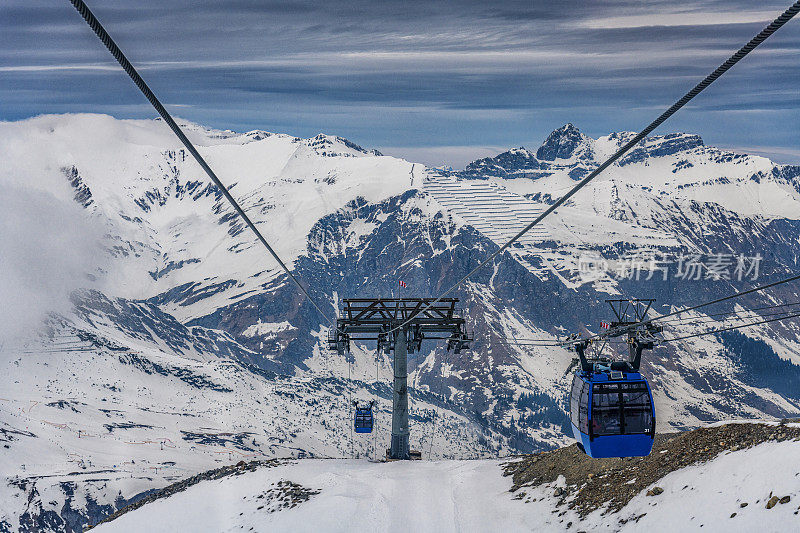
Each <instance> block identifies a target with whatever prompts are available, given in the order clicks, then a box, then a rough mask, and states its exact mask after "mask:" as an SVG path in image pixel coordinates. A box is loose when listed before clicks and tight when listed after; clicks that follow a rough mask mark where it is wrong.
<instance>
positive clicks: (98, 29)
mask: <svg viewBox="0 0 800 533" xmlns="http://www.w3.org/2000/svg"><path fill="white" fill-rule="evenodd" d="M70 2H71V3H72V5H73V6H75V9H77V10H78V13H80V14H81V16H82V17H83V19H84V20H85V21H86V23H87V24H89V27H91V28H92V30H93V31H94V33H95V35H97V37H98V38H99V39H100V41H102V43H103V44H104V45H105V46H106V48H108V51H109V52H111V55H112V56H114V59H116V60H117V62H118V63H119V64H120V66H121V67H122V68H123V70H125V73H126V74H128V76H129V77H130V78H131V80H132V81H133V83H134V84H136V87H138V88H139V90H140V91H141V92H142V94H143V95H144V96H145V97H146V98H147V100H148V101H149V102H150V104H152V106H153V107H154V108H155V110H156V111H158V114H159V115H161V118H163V119H164V122H165V123H166V124H167V126H169V127H170V129H171V130H172V132H173V133H174V134H175V136H177V137H178V139H179V140H180V141H181V142H182V143H183V145H184V146H185V147H186V149H187V150H188V151H189V153H190V154H192V157H194V159H195V161H197V163H198V164H199V165H200V166H201V167H202V168H203V170H204V171H205V172H206V174H208V177H209V178H211V181H213V182H214V185H216V186H217V187H218V188H219V189H220V191H222V194H223V195H224V196H225V198H226V199H227V200H228V202H230V204H231V205H232V206H233V208H234V209H235V210H236V212H237V213H238V214H239V216H240V217H242V220H244V221H245V223H246V224H247V226H248V227H249V228H250V229H251V230H252V231H253V233H255V234H256V237H258V240H259V241H261V244H263V245H264V247H265V248H266V249H267V251H268V252H269V253H270V255H272V258H273V259H275V261H277V263H278V264H279V265H280V266H281V268H282V269H283V271H284V272H286V275H287V276H289V279H291V280H292V281H293V282H294V283H295V285H297V287H298V288H299V289H300V291H301V292H302V293H303V296H305V298H306V300H308V302H309V303H310V304H311V305H312V306H313V307H314V309H316V310H317V312H318V313H319V314H320V315H321V316H322V317H323V318H324V319H325V320H327V321H328V323H329V324H330V325H332V324H333V320H331V319H330V318H329V317H328V315H327V314H325V312H323V311H322V309H321V308H320V307H319V306H318V305H317V303H316V302H315V301H314V300H313V299H312V298H311V295H309V293H308V291H307V290H306V289H305V287H303V286H302V285H301V284H300V281H299V280H298V279H297V278H296V277H295V275H294V274H292V271H291V270H290V269H289V267H288V266H286V263H284V262H283V260H282V259H281V258H280V257H279V256H278V254H277V253H276V252H275V250H273V249H272V246H270V244H269V243H268V242H267V239H265V238H264V236H263V235H262V234H261V232H260V231H259V230H258V228H257V227H256V225H255V224H254V223H253V221H252V220H250V217H248V216H247V214H246V213H245V212H244V210H243V209H242V208H241V206H240V205H239V203H238V202H237V201H236V200H235V199H234V198H233V196H232V195H231V193H230V192H229V191H228V188H227V187H225V185H223V184H222V182H221V181H220V179H219V178H218V177H217V175H216V174H215V173H214V171H213V170H212V169H211V167H210V166H209V165H208V163H206V160H205V159H203V156H201V155H200V153H199V152H198V151H197V149H196V148H195V146H194V144H192V142H191V141H190V140H189V139H188V138H187V137H186V135H185V134H184V133H183V131H182V130H181V129H180V127H179V126H178V124H177V123H176V122H175V120H174V119H173V118H172V115H170V114H169V112H168V111H167V110H166V108H165V107H164V106H163V105H162V104H161V101H160V100H159V99H158V98H157V97H156V95H155V94H154V93H153V91H152V90H150V87H149V86H148V85H147V83H145V81H144V79H142V77H141V76H140V75H139V73H138V72H137V71H136V69H135V68H134V67H133V65H132V64H131V62H130V61H128V58H127V57H125V54H123V53H122V50H120V48H119V46H117V43H115V42H114V40H113V39H112V38H111V36H110V35H109V34H108V32H107V31H106V30H105V28H104V27H103V25H102V24H100V21H98V20H97V17H95V16H94V14H93V13H92V12H91V10H90V9H89V7H88V6H87V5H86V3H84V1H83V0H70ZM334 327H335V326H334Z"/></svg>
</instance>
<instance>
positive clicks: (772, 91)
mask: <svg viewBox="0 0 800 533" xmlns="http://www.w3.org/2000/svg"><path fill="white" fill-rule="evenodd" d="M87 3H88V4H89V6H90V7H91V8H92V9H93V10H94V12H95V14H96V15H97V16H98V18H99V19H100V20H101V21H102V22H103V23H104V24H105V26H106V29H107V30H108V31H109V33H111V35H112V36H113V37H114V38H115V39H116V40H117V42H118V44H119V45H120V47H121V48H122V49H123V50H124V51H125V52H126V53H127V55H128V57H129V58H130V59H131V61H132V62H133V63H134V64H135V65H136V66H137V67H138V68H139V69H140V72H141V74H142V75H143V77H144V78H145V79H146V80H148V82H149V83H150V85H151V87H152V88H153V90H154V91H155V92H156V94H158V95H159V97H160V98H161V99H162V101H164V103H165V104H167V106H168V107H169V108H170V110H171V111H172V112H173V113H174V114H176V115H178V116H180V117H183V118H187V119H190V120H193V121H196V122H200V123H202V124H205V125H209V126H213V127H218V128H229V129H234V130H238V131H245V130H250V129H256V128H258V129H264V130H268V131H276V132H286V133H291V134H294V135H299V136H304V137H308V136H312V135H315V134H316V133H318V132H326V133H333V134H337V135H341V136H344V137H347V138H349V139H351V140H353V141H355V142H357V143H359V144H361V145H364V146H366V147H371V148H379V149H381V150H383V151H384V152H386V153H389V154H392V155H399V156H403V157H406V158H409V159H413V160H416V161H422V162H425V163H428V164H451V165H453V166H457V167H458V166H463V165H464V164H465V163H466V162H468V161H471V160H473V159H476V158H478V157H482V156H485V155H492V154H494V153H496V152H498V151H500V150H502V149H505V148H509V147H516V146H521V145H524V146H528V147H532V148H535V147H537V146H538V145H539V144H540V143H541V141H542V140H543V138H544V137H545V136H546V135H547V134H548V133H549V132H550V131H551V130H553V129H555V128H557V127H558V126H560V125H562V124H564V123H565V122H572V123H574V124H575V125H577V126H578V127H579V128H580V129H581V130H582V131H584V132H585V133H587V134H589V135H592V136H599V135H603V134H606V133H608V132H610V131H619V130H639V129H641V128H642V127H643V126H644V125H646V124H647V123H648V122H649V121H650V120H652V119H653V118H654V117H655V116H657V115H658V114H660V113H661V111H663V110H664V109H665V108H666V107H668V106H669V105H670V104H671V103H672V102H673V101H674V100H676V99H677V98H678V97H680V96H681V95H682V94H683V93H684V92H686V91H687V90H688V89H689V88H691V86H693V85H694V84H695V83H696V82H697V81H699V80H700V79H701V78H702V77H703V76H705V75H706V74H707V73H708V72H709V71H711V70H712V69H713V68H715V67H716V66H717V65H718V64H720V63H721V62H722V61H724V60H725V59H726V58H727V57H728V56H729V55H730V53H732V51H734V50H736V49H737V48H739V47H740V46H741V45H742V44H743V43H744V42H746V41H747V40H748V39H750V38H751V37H752V36H753V35H754V34H755V33H757V32H758V31H760V30H761V29H762V28H763V27H764V26H765V25H766V24H767V23H768V22H769V21H771V20H772V19H774V18H775V17H776V16H777V15H778V14H780V13H781V12H782V11H783V10H785V9H786V8H787V7H788V5H789V4H790V0H778V1H773V0H764V1H760V2H753V1H751V0H728V1H721V0H719V1H718V0H705V1H703V0H699V1H684V0H675V1H673V2H663V1H647V0H637V1H629V0H607V1H606V0H604V1H598V0H592V1H588V2H587V1H585V0H583V1H577V0H574V1H572V0H566V1H556V0H553V1H539V0H536V1H530V0H529V1H526V2H515V1H510V2H505V1H501V0H497V1H493V2H486V1H480V2H474V1H469V0H465V1H460V2H445V1H436V2H431V1H429V0H426V1H424V2H423V1H417V0H404V1H399V2H379V1H377V0H367V1H362V0H348V1H347V2H339V1H334V0H330V1H324V2H323V1H318V0H317V1H306V0H297V1H272V0H227V1H220V0H194V1H180V0H87ZM0 35H2V36H3V38H2V40H0V119H2V120H17V119H20V118H24V117H29V116H34V115H37V114H42V113H65V112H100V113H109V114H111V115H114V116H117V117H135V118H141V117H152V116H154V114H155V112H154V111H153V110H152V108H151V107H150V105H149V104H148V103H147V102H146V100H144V98H143V97H142V96H141V95H140V94H139V93H138V91H137V90H136V89H135V87H134V86H133V85H132V83H131V82H130V81H129V80H128V78H127V76H125V74H124V73H123V72H122V71H121V70H120V69H119V67H118V66H117V65H116V63H114V62H113V59H112V58H111V56H110V55H109V54H108V52H107V51H106V50H105V48H104V47H103V46H102V45H101V44H100V42H99V41H98V40H97V39H96V37H95V36H94V34H93V33H92V32H91V30H90V29H89V28H88V26H87V25H86V24H85V23H84V22H83V20H82V19H81V18H80V17H79V15H78V14H77V12H76V11H75V10H74V9H73V8H72V6H71V5H70V3H69V2H68V1H67V0H3V2H2V5H1V6H0ZM799 88H800V20H793V21H791V22H790V23H789V24H788V25H787V26H786V27H785V28H783V29H782V30H781V31H779V32H778V33H777V34H776V35H775V36H773V37H772V38H771V39H770V40H768V41H767V43H766V44H765V45H762V47H760V48H759V49H758V50H756V52H754V53H753V54H752V55H751V56H750V57H748V58H747V59H745V60H744V61H743V62H742V63H740V64H739V65H737V66H736V67H735V68H734V69H733V70H732V71H731V72H729V73H728V74H727V75H726V76H725V77H723V78H722V79H721V80H720V81H718V82H717V83H715V84H714V85H713V86H712V87H711V88H710V89H709V90H707V91H706V92H705V93H703V95H701V96H700V97H698V98H697V99H696V100H695V102H694V103H693V104H692V105H691V106H690V107H687V108H685V109H684V110H683V111H681V112H680V113H679V114H678V115H676V116H675V117H674V118H673V119H671V120H670V121H669V122H668V123H667V124H665V125H664V126H662V127H661V129H660V130H657V131H660V132H667V131H691V132H695V133H699V134H701V135H702V136H703V137H704V139H705V140H706V142H707V143H708V144H712V145H717V146H721V147H728V148H735V149H737V150H741V151H746V152H750V153H760V154H764V155H769V156H770V157H772V158H773V159H775V160H777V161H781V162H797V163H800V143H798V141H799V140H800V126H798V125H799V124H800V89H799Z"/></svg>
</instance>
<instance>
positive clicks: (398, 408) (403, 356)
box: [328, 298, 472, 459]
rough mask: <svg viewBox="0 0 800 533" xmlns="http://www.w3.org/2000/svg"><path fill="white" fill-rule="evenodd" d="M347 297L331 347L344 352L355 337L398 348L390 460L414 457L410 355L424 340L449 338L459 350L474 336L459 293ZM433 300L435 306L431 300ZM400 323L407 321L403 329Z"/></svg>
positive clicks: (388, 349) (386, 348)
mask: <svg viewBox="0 0 800 533" xmlns="http://www.w3.org/2000/svg"><path fill="white" fill-rule="evenodd" d="M433 302H435V298H348V299H345V300H343V305H342V308H341V311H340V313H339V318H337V319H336V328H335V329H334V328H332V329H331V330H330V332H329V334H328V346H329V348H330V349H331V350H336V351H337V352H338V353H339V354H341V355H343V354H345V353H347V352H349V350H350V341H353V340H365V341H367V340H370V341H377V343H378V347H379V349H382V350H383V351H385V352H386V353H391V352H394V363H393V367H394V394H393V398H392V441H391V447H390V450H389V457H390V458H391V459H409V458H410V457H411V450H410V449H409V445H408V443H409V435H410V430H409V423H408V354H409V353H414V352H416V351H419V350H420V348H421V346H422V341H423V340H425V339H428V340H445V341H447V349H448V350H453V351H454V352H455V353H459V352H460V351H461V350H463V349H465V348H469V346H470V343H471V341H472V338H471V337H470V336H469V335H468V334H467V331H466V322H465V320H464V318H462V317H461V316H459V315H458V311H457V309H456V303H458V298H446V299H442V300H440V301H438V302H435V303H433ZM431 303H433V305H430V304H431ZM400 324H404V325H403V327H401V328H399V327H398V326H399V325H400Z"/></svg>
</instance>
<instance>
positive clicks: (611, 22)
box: [580, 11, 780, 29]
mask: <svg viewBox="0 0 800 533" xmlns="http://www.w3.org/2000/svg"><path fill="white" fill-rule="evenodd" d="M779 15H780V13H776V12H775V11H737V12H730V13H716V12H699V11H698V12H682V13H654V14H647V15H626V16H622V17H606V18H596V19H591V20H585V21H583V22H581V23H580V26H583V27H585V28H592V29H619V28H648V27H653V26H717V25H721V24H752V23H756V22H768V21H771V20H774V19H776V18H777V17H778V16H779Z"/></svg>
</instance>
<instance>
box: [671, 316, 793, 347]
mask: <svg viewBox="0 0 800 533" xmlns="http://www.w3.org/2000/svg"><path fill="white" fill-rule="evenodd" d="M798 317H800V313H795V314H793V315H789V316H782V317H778V318H769V319H766V320H759V321H758V322H750V323H749V324H740V325H738V326H730V327H727V328H720V329H714V330H711V331H704V332H702V333H693V334H691V335H684V336H682V337H674V338H671V339H663V340H662V341H660V342H675V341H681V340H684V339H691V338H694V337H702V336H703V335H711V334H714V333H720V332H722V331H731V330H734V329H741V328H747V327H750V326H758V325H759V324H768V323H770V322H778V321H780V320H789V319H790V318H798Z"/></svg>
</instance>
